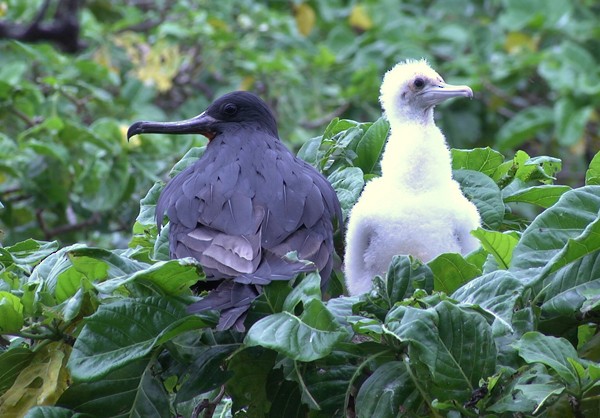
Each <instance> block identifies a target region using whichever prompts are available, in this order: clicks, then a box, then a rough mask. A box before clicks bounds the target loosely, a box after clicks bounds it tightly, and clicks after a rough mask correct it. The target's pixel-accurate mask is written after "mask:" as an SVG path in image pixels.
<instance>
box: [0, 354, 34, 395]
mask: <svg viewBox="0 0 600 418" xmlns="http://www.w3.org/2000/svg"><path fill="white" fill-rule="evenodd" d="M33 356H34V353H33V352H32V351H31V350H29V349H28V348H24V347H15V348H11V349H9V350H7V351H5V352H3V353H1V354H0V396H1V395H3V394H4V393H5V392H6V391H7V390H8V388H10V387H11V386H12V384H13V383H14V382H15V379H16V378H17V376H18V375H19V373H21V371H22V370H23V369H24V368H25V367H27V366H28V365H29V363H31V360H32V359H33Z"/></svg>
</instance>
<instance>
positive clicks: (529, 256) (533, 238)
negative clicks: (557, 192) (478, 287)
mask: <svg viewBox="0 0 600 418" xmlns="http://www.w3.org/2000/svg"><path fill="white" fill-rule="evenodd" d="M599 210H600V186H586V187H582V188H580V189H575V190H571V191H569V192H567V193H565V194H563V195H562V196H561V198H560V199H559V201H558V202H557V203H556V204H555V205H554V206H552V207H550V208H549V209H547V210H546V211H544V212H543V213H542V214H541V215H539V216H538V217H537V218H536V219H535V220H534V221H533V222H532V223H531V225H529V227H528V228H527V229H526V230H525V232H524V233H523V235H522V236H521V240H520V241H519V243H518V244H517V246H516V247H515V249H514V251H513V260H512V265H511V267H510V270H511V271H512V272H513V273H514V274H515V275H517V276H519V277H522V278H523V279H524V280H525V281H526V282H528V283H532V282H535V281H536V280H541V279H543V278H544V276H545V275H547V274H549V273H550V272H553V271H556V270H555V267H556V268H560V266H564V267H562V268H563V270H564V269H565V267H568V266H569V264H567V263H571V262H572V261H574V260H577V259H578V258H579V257H580V256H581V255H583V254H584V253H585V251H586V250H584V251H583V252H582V251H581V250H582V248H587V247H586V245H588V244H586V243H591V244H590V245H592V247H590V249H593V248H595V246H594V244H593V241H592V240H591V238H593V236H595V233H596V229H597V222H594V221H596V219H597V217H598V212H599ZM592 223H594V224H593V225H591V226H589V225H590V224H592ZM588 226H589V230H588ZM586 230H588V232H587V233H586V232H585V231H586ZM570 239H571V240H574V242H573V244H571V245H570V246H567V244H568V242H569V240H570ZM579 242H582V243H583V244H582V245H580V244H579ZM565 246H567V248H566V249H565V250H563V248H565ZM596 255H597V254H594V253H591V254H589V256H586V257H584V259H585V258H587V257H593V258H594V259H595V257H596ZM551 260H553V261H552V263H550V261H551ZM584 261H585V260H581V262H584ZM588 261H589V260H588ZM565 264H566V265H565ZM571 267H572V268H578V266H577V265H576V263H574V264H572V265H571ZM588 268H589V267H586V270H584V271H580V272H579V273H578V274H575V273H574V272H570V273H569V272H566V271H562V270H561V272H560V273H561V274H566V277H571V278H570V279H568V280H567V281H563V280H561V281H560V283H559V282H556V285H557V286H558V287H555V286H553V289H552V292H550V293H547V294H549V295H552V294H557V292H562V291H563V290H564V288H568V287H572V286H574V285H576V284H577V281H579V283H581V282H583V281H589V280H590V279H591V278H593V277H591V276H590V274H592V275H593V269H591V270H588ZM549 280H552V277H550V278H549ZM549 290H550V289H546V292H548V291H549Z"/></svg>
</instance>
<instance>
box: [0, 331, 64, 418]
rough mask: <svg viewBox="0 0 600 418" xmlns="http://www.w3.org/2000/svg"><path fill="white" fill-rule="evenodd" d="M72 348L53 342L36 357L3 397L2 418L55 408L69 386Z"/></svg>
mask: <svg viewBox="0 0 600 418" xmlns="http://www.w3.org/2000/svg"><path fill="white" fill-rule="evenodd" d="M70 351H71V347H70V346H69V345H67V344H64V343H59V342H54V343H50V344H48V345H46V346H45V347H43V348H42V349H41V350H40V351H38V352H37V353H36V354H35V357H34V358H33V360H32V361H31V363H30V364H29V365H28V366H27V367H25V368H24V369H23V370H21V373H19V376H17V379H16V380H15V382H14V383H13V385H12V386H11V387H10V389H8V390H7V391H6V392H5V393H4V394H3V395H2V396H1V397H0V416H2V417H22V416H24V415H25V414H26V413H27V411H28V410H29V409H31V408H32V407H34V406H37V405H54V404H55V402H56V401H57V400H58V398H59V397H60V396H61V395H62V394H63V392H64V391H65V390H66V389H67V386H68V378H69V374H68V372H67V368H66V362H67V358H68V354H69V352H70Z"/></svg>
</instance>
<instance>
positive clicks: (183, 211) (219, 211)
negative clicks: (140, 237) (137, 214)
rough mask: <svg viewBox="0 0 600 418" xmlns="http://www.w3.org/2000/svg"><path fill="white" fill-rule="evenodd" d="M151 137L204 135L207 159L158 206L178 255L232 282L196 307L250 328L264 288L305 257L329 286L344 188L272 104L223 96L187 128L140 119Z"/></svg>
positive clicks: (133, 130)
mask: <svg viewBox="0 0 600 418" xmlns="http://www.w3.org/2000/svg"><path fill="white" fill-rule="evenodd" d="M143 132H170V133H201V134H203V135H206V136H207V137H208V138H209V139H210V142H209V144H208V146H207V147H206V151H205V153H204V155H203V156H202V157H201V158H200V159H199V160H198V161H196V162H195V163H194V164H192V165H191V166H189V167H188V168H187V169H185V170H184V171H182V172H181V173H180V174H178V175H177V176H176V177H174V178H173V179H172V180H171V181H170V182H169V183H168V184H167V186H166V187H165V189H164V190H163V192H162V194H161V196H160V198H159V200H158V204H157V207H156V216H157V223H158V224H159V227H160V225H161V224H162V219H163V216H164V215H165V214H166V216H167V217H168V218H169V221H170V231H169V245H170V252H171V257H173V258H182V257H194V258H196V259H197V260H198V261H199V262H200V264H201V265H202V266H203V269H204V271H205V273H206V275H207V278H208V280H220V281H223V282H222V283H221V284H220V285H219V286H218V287H217V288H216V289H215V290H213V291H211V293H210V294H209V295H207V296H206V297H204V299H203V300H201V301H200V302H198V303H196V304H194V305H192V306H191V307H190V311H192V312H198V311H202V310H205V309H220V310H221V311H222V314H221V321H220V323H219V328H220V329H227V328H229V327H231V326H235V327H236V328H238V329H242V327H243V325H242V322H243V319H244V318H245V312H246V311H247V309H248V307H249V305H250V303H251V302H252V301H253V300H254V299H255V298H256V296H258V294H259V293H260V291H261V286H263V285H266V284H268V283H270V282H271V281H272V280H288V279H290V278H292V277H293V276H294V275H295V274H297V273H298V272H300V271H305V270H308V269H311V268H314V267H312V266H307V264H306V263H304V262H298V261H296V262H293V261H290V260H288V259H287V258H286V257H285V256H286V254H287V253H289V252H291V251H296V252H297V254H298V258H299V259H300V260H309V261H311V262H312V263H314V266H316V268H317V269H318V270H319V272H320V274H321V279H322V287H323V288H324V287H325V286H326V284H327V280H328V278H329V275H330V274H331V270H332V267H333V251H334V250H333V232H334V227H333V223H332V220H333V218H337V219H338V220H341V211H340V205H339V202H338V199H337V196H336V194H335V191H334V190H333V188H332V187H331V185H330V184H329V183H328V182H327V180H326V179H325V178H324V177H323V176H322V175H321V174H320V173H319V172H318V171H317V170H316V169H315V168H314V167H312V166H310V165H309V164H307V163H306V162H304V161H302V160H300V159H298V158H296V157H295V156H294V155H293V154H292V153H291V152H290V151H289V150H288V149H287V148H286V147H285V146H284V145H283V143H282V142H281V141H280V140H279V137H278V134H277V126H276V123H275V119H274V117H273V115H272V113H271V111H270V109H269V108H268V107H267V105H266V104H265V103H264V102H263V101H262V100H260V99H259V98H258V97H257V96H255V95H253V94H251V93H247V92H234V93H230V94H227V95H225V96H223V97H221V98H220V99H218V100H216V101H215V102H214V103H213V104H212V105H211V106H210V107H209V108H208V109H207V110H206V112H204V113H203V114H201V115H199V116H197V117H196V118H193V119H189V120H187V121H181V122H171V123H162V124H159V123H155V122H137V123H136V124H134V125H132V126H131V127H130V130H129V136H131V135H135V134H138V133H143Z"/></svg>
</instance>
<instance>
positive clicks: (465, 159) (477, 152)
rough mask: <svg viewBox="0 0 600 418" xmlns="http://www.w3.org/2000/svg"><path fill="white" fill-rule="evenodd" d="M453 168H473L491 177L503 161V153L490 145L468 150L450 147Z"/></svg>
mask: <svg viewBox="0 0 600 418" xmlns="http://www.w3.org/2000/svg"><path fill="white" fill-rule="evenodd" d="M451 152H452V169H453V170H474V171H479V172H481V173H483V174H485V175H486V176H488V177H492V175H493V174H494V172H495V171H496V170H497V169H498V167H499V166H500V165H501V164H502V163H503V162H504V155H502V154H500V153H499V152H498V151H494V150H493V149H491V148H490V147H486V148H474V149H470V150H465V149H454V148H453V149H452V150H451Z"/></svg>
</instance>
